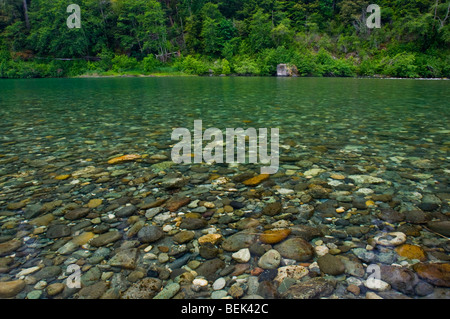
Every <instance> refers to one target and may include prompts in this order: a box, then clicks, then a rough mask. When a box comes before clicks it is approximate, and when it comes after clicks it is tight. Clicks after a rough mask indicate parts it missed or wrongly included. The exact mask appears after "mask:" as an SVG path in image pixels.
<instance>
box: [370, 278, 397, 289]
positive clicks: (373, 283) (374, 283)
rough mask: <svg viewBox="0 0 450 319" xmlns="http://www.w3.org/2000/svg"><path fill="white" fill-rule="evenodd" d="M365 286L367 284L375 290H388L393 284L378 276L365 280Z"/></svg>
mask: <svg viewBox="0 0 450 319" xmlns="http://www.w3.org/2000/svg"><path fill="white" fill-rule="evenodd" d="M364 286H366V287H367V288H369V289H370V290H375V291H386V290H389V289H391V285H389V284H388V283H387V282H385V281H383V280H380V279H376V278H369V279H367V280H366V281H364Z"/></svg>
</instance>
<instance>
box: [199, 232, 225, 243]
mask: <svg viewBox="0 0 450 319" xmlns="http://www.w3.org/2000/svg"><path fill="white" fill-rule="evenodd" d="M221 240H222V235H221V234H206V235H203V236H201V237H200V238H199V239H198V243H199V244H200V245H203V244H205V243H211V244H213V245H215V244H217V243H218V242H219V241H221Z"/></svg>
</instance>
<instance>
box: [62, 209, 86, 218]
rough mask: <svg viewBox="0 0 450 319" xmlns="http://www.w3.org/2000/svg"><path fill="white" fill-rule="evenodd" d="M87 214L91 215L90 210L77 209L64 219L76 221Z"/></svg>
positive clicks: (69, 212) (67, 214)
mask: <svg viewBox="0 0 450 319" xmlns="http://www.w3.org/2000/svg"><path fill="white" fill-rule="evenodd" d="M87 214H89V208H85V207H82V208H76V209H73V210H69V211H68V212H67V213H66V214H65V215H64V218H65V219H68V220H76V219H80V218H83V217H85V216H86V215H87Z"/></svg>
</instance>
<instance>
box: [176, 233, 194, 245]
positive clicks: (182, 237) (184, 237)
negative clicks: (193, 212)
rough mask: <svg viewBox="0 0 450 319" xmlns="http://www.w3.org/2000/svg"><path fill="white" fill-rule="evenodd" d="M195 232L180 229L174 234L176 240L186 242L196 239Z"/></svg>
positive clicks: (180, 242) (179, 242)
mask: <svg viewBox="0 0 450 319" xmlns="http://www.w3.org/2000/svg"><path fill="white" fill-rule="evenodd" d="M194 237H195V233H194V232H193V231H180V232H179V233H176V234H175V235H174V236H173V240H174V242H176V243H178V244H184V243H186V242H189V241H191V240H192V239H194Z"/></svg>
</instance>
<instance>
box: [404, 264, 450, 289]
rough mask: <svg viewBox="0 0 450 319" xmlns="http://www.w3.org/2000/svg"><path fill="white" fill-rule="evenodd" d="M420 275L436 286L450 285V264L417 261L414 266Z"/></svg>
mask: <svg viewBox="0 0 450 319" xmlns="http://www.w3.org/2000/svg"><path fill="white" fill-rule="evenodd" d="M413 269H414V271H415V272H416V273H417V274H418V275H419V277H421V278H423V279H425V280H426V281H428V282H429V283H431V284H433V285H435V286H441V287H450V264H449V263H445V264H425V263H417V264H415V265H414V266H413Z"/></svg>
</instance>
